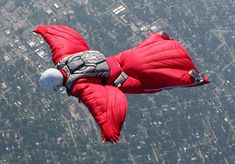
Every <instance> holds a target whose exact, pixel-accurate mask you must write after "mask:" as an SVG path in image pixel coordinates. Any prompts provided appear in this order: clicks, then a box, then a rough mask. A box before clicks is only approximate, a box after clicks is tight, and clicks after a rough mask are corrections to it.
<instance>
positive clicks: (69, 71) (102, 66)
mask: <svg viewBox="0 0 235 164" xmlns="http://www.w3.org/2000/svg"><path fill="white" fill-rule="evenodd" d="M56 67H57V69H59V70H60V69H63V70H64V71H65V72H66V75H67V77H68V79H67V81H66V84H65V86H66V90H67V93H68V95H71V88H72V86H73V84H74V83H75V82H76V81H77V80H79V79H81V78H89V77H97V78H101V80H102V82H103V83H104V84H105V81H106V80H107V79H108V77H109V75H110V68H109V66H108V64H107V62H106V58H105V56H104V55H103V54H102V53H100V52H99V51H83V52H79V53H75V54H73V55H69V56H67V57H65V58H63V59H62V60H60V61H59V63H58V64H57V65H56ZM127 77H128V75H127V74H126V73H124V72H122V73H121V74H120V75H119V76H118V77H117V78H116V80H114V82H113V85H114V86H116V87H120V86H121V85H122V84H123V83H124V82H125V80H126V79H127Z"/></svg>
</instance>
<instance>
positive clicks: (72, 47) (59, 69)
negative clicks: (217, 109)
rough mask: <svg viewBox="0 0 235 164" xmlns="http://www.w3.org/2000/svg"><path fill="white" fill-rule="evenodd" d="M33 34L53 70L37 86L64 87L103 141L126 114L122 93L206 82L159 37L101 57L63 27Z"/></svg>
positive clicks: (178, 49)
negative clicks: (42, 43) (46, 52)
mask: <svg viewBox="0 0 235 164" xmlns="http://www.w3.org/2000/svg"><path fill="white" fill-rule="evenodd" d="M34 32H36V33H38V34H40V35H41V36H42V37H43V38H44V39H45V40H46V42H47V43H48V44H49V46H50V48H51V51H52V61H53V62H54V64H55V66H56V68H49V69H47V70H46V71H45V72H43V73H42V75H41V77H40V79H39V83H40V86H41V88H42V89H43V90H47V91H56V90H58V89H59V88H60V87H61V86H65V87H66V90H67V93H68V94H69V95H71V96H75V97H77V98H78V99H79V100H80V101H82V102H83V103H84V104H85V105H86V106H87V107H88V109H89V111H90V112H91V114H92V116H93V117H94V119H95V120H96V122H97V124H98V125H99V127H100V129H101V133H102V140H103V142H111V143H116V142H117V141H118V140H119V137H120V132H121V129H122V126H123V123H124V120H125V116H126V111H127V100H126V96H125V95H124V93H132V94H136V93H146V94H147V93H156V92H159V91H161V90H165V89H172V88H175V87H194V86H199V85H204V84H207V83H209V79H208V77H207V76H206V75H205V74H203V73H200V72H199V70H198V69H197V68H196V67H195V65H194V64H193V62H192V60H191V58H190V57H189V54H188V53H187V51H186V50H185V48H184V47H183V46H182V45H181V44H180V43H179V42H178V41H177V40H176V39H174V38H171V37H169V36H168V35H166V34H165V33H152V34H151V35H150V36H148V37H147V38H146V39H145V40H144V41H143V42H142V43H140V44H139V45H137V46H136V47H134V48H132V49H129V50H125V51H123V52H120V53H119V54H117V55H113V56H110V57H107V58H106V57H105V56H104V55H103V54H102V53H101V52H98V51H94V50H91V49H90V47H89V46H88V44H87V43H86V41H85V40H84V39H83V37H82V36H81V35H80V34H79V33H78V32H76V31H75V30H73V29H71V28H69V27H67V26H64V25H42V26H38V27H37V28H36V29H35V30H34ZM120 44H121V43H120Z"/></svg>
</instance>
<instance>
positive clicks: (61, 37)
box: [33, 25, 90, 64]
mask: <svg viewBox="0 0 235 164" xmlns="http://www.w3.org/2000/svg"><path fill="white" fill-rule="evenodd" d="M33 32H35V33H38V34H40V35H41V36H42V37H43V38H44V39H45V40H46V42H47V43H48V44H49V46H50V48H51V52H52V61H53V62H54V64H57V63H58V62H59V61H60V60H61V59H62V58H64V57H65V56H67V55H70V54H74V53H77V52H81V51H86V50H90V48H89V46H88V45H87V43H86V41H85V40H84V39H83V37H82V36H81V35H80V34H79V33H78V32H76V31H75V30H73V29H71V28H69V27H67V26H64V25H42V26H38V27H37V28H36V29H35V30H34V31H33Z"/></svg>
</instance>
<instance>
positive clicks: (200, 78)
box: [189, 69, 204, 83]
mask: <svg viewBox="0 0 235 164" xmlns="http://www.w3.org/2000/svg"><path fill="white" fill-rule="evenodd" d="M189 75H190V76H191V77H193V78H194V80H195V83H202V82H203V81H204V75H203V73H197V72H196V71H195V70H194V69H191V70H190V71H189Z"/></svg>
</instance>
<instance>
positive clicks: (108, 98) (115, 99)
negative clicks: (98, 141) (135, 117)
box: [73, 79, 127, 143]
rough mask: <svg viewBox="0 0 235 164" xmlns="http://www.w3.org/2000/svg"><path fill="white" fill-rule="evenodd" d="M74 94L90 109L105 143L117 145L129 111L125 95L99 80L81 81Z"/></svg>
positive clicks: (77, 84)
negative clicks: (101, 83)
mask: <svg viewBox="0 0 235 164" xmlns="http://www.w3.org/2000/svg"><path fill="white" fill-rule="evenodd" d="M73 93H74V94H75V95H76V97H78V98H79V99H80V100H81V101H82V102H83V103H84V104H85V105H86V106H87V107H88V109H89V111H90V113H91V114H92V116H93V117H94V119H95V121H96V122H97V124H98V125H99V127H100V129H101V132H102V139H103V142H112V143H116V142H117V141H118V139H119V137H120V132H121V129H122V126H123V123H124V120H125V117H126V111H127V99H126V96H125V95H124V93H123V92H122V91H120V90H119V89H118V88H116V87H113V86H110V85H105V86H103V85H100V81H99V79H80V80H79V81H78V82H77V83H76V84H75V85H74V87H73Z"/></svg>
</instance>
